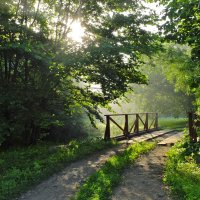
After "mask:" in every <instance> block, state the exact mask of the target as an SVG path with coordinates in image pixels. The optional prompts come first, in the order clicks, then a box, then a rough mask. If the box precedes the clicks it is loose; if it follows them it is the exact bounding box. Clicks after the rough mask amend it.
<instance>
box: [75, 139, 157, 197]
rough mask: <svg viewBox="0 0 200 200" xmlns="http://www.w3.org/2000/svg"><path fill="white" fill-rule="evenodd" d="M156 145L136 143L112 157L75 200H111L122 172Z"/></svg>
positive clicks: (83, 187)
mask: <svg viewBox="0 0 200 200" xmlns="http://www.w3.org/2000/svg"><path fill="white" fill-rule="evenodd" d="M154 146H155V143H147V142H143V143H136V144H133V145H131V146H129V147H128V148H127V149H126V150H125V151H124V152H123V153H121V154H119V155H115V156H113V157H111V158H110V159H109V160H108V161H107V162H106V163H105V164H104V166H103V167H102V168H101V169H100V170H99V171H97V172H95V173H94V174H93V175H91V176H90V177H89V178H88V179H87V180H86V182H85V183H84V184H83V186H82V187H81V188H80V191H79V192H78V193H77V195H76V196H75V198H74V199H73V200H109V199H111V196H112V189H113V187H114V186H116V185H118V184H119V183H120V181H121V178H122V172H123V170H124V169H125V168H127V166H128V165H130V164H131V163H133V162H134V160H135V159H136V158H137V157H138V156H139V155H140V154H142V153H145V152H148V151H149V150H151V149H152V148H153V147H154Z"/></svg>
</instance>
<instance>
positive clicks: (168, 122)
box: [158, 118, 188, 131]
mask: <svg viewBox="0 0 200 200" xmlns="http://www.w3.org/2000/svg"><path fill="white" fill-rule="evenodd" d="M187 120H188V119H187V118H160V119H159V121H158V124H159V127H160V128H161V129H176V130H180V131H182V130H183V129H184V128H186V126H187Z"/></svg>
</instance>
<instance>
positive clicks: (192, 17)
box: [161, 0, 200, 109]
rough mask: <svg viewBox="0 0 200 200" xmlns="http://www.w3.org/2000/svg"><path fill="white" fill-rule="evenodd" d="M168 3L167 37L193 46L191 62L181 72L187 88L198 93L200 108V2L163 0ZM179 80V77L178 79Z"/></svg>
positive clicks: (165, 30) (165, 28)
mask: <svg viewBox="0 0 200 200" xmlns="http://www.w3.org/2000/svg"><path fill="white" fill-rule="evenodd" d="M161 2H162V3H163V4H164V5H166V9H165V15H164V19H165V20H166V23H165V24H164V25H163V26H162V28H163V30H164V35H165V39H166V40H168V41H170V40H171V41H175V42H178V43H181V44H188V45H189V46H190V47H191V55H190V59H191V61H190V63H188V64H187V65H185V67H183V68H182V69H181V70H179V73H180V74H181V75H183V77H185V78H181V81H182V80H185V81H186V82H187V88H188V86H189V89H190V91H191V92H193V93H194V94H195V95H196V104H197V108H198V109H199V108H200V104H199V102H200V100H199V99H200V96H199V85H200V84H199V83H200V79H199V77H200V74H199V72H200V57H199V55H200V54H199V52H200V39H199V32H200V26H199V19H200V12H199V9H200V4H199V1H198V0H193V1H190V0H180V1H176V0H172V1H170V2H169V1H165V0H162V1H161ZM176 80H177V82H179V79H178V78H177V79H176Z"/></svg>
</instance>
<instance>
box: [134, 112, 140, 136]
mask: <svg viewBox="0 0 200 200" xmlns="http://www.w3.org/2000/svg"><path fill="white" fill-rule="evenodd" d="M135 117H136V118H135V128H134V133H138V132H139V114H136V116H135Z"/></svg>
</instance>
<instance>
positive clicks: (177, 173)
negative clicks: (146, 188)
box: [164, 138, 200, 200]
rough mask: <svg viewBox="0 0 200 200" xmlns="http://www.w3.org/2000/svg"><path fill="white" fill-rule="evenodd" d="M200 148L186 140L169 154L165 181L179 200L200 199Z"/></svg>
mask: <svg viewBox="0 0 200 200" xmlns="http://www.w3.org/2000/svg"><path fill="white" fill-rule="evenodd" d="M199 146H200V145H199V143H198V144H191V143H190V142H189V140H188V139H186V138H185V139H184V140H183V141H181V142H179V143H177V144H176V145H175V146H174V147H173V148H172V149H171V150H170V152H169V153H168V157H167V164H166V167H165V177H164V181H165V183H167V184H168V185H169V186H170V188H171V189H172V192H173V194H174V195H175V197H177V199H180V200H182V199H190V200H197V199H200V167H199V161H200V160H199V154H197V152H199Z"/></svg>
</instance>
